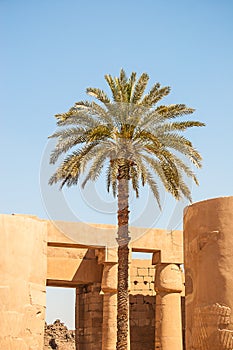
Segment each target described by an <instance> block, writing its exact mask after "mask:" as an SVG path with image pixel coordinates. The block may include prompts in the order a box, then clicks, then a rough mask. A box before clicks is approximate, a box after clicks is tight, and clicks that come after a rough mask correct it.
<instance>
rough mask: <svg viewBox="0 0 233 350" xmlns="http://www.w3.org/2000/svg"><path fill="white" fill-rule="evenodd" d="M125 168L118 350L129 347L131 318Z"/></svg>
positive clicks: (121, 185)
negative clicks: (129, 322) (129, 323)
mask: <svg viewBox="0 0 233 350" xmlns="http://www.w3.org/2000/svg"><path fill="white" fill-rule="evenodd" d="M128 181H129V180H128V174H126V173H125V169H123V168H121V167H120V168H119V172H118V238H117V241H118V288H117V346H116V349H117V350H127V349H128V331H129V330H128V320H129V293H128V268H129V247H128V243H129V241H130V237H129V230H128V225H129V210H128V209H129V200H128V198H129V184H128Z"/></svg>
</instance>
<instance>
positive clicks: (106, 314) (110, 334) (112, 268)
mask: <svg viewBox="0 0 233 350" xmlns="http://www.w3.org/2000/svg"><path fill="white" fill-rule="evenodd" d="M103 265H104V269H103V277H102V284H101V290H102V292H103V293H104V296H103V298H104V300H103V327H102V350H113V349H115V348H116V340H117V322H116V321H117V264H116V263H112V262H105V263H104V264H103Z"/></svg>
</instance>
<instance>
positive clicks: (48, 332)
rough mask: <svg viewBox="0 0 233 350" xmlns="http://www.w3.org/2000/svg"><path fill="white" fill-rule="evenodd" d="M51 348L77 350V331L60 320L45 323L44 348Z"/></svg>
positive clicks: (49, 349)
mask: <svg viewBox="0 0 233 350" xmlns="http://www.w3.org/2000/svg"><path fill="white" fill-rule="evenodd" d="M51 349H55V350H75V331H70V330H69V329H68V328H67V327H66V326H65V325H64V323H62V322H61V321H60V320H56V321H55V322H54V323H53V324H50V325H47V324H45V335H44V350H51Z"/></svg>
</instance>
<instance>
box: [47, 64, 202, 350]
mask: <svg viewBox="0 0 233 350" xmlns="http://www.w3.org/2000/svg"><path fill="white" fill-rule="evenodd" d="M105 80H106V81H107V83H108V85H109V87H110V90H111V93H112V100H110V98H109V97H108V96H107V94H106V93H105V92H104V91H103V90H100V89H98V88H87V90H86V92H87V94H89V95H90V96H92V97H94V98H95V99H97V100H98V101H99V102H100V104H99V103H96V102H94V101H93V102H89V101H81V102H77V103H76V104H75V105H74V107H72V108H71V109H70V110H69V111H68V112H67V113H62V114H57V115H55V117H56V118H57V125H58V126H59V127H61V129H60V130H59V131H57V132H55V133H54V134H53V135H51V136H50V137H52V138H57V140H58V141H57V145H56V147H55V149H54V150H53V151H52V153H51V158H50V162H51V163H52V164H54V163H55V162H56V161H57V160H58V158H59V156H60V155H61V154H63V153H67V152H68V151H70V150H71V149H72V148H73V147H76V148H75V149H74V150H73V151H71V153H70V154H68V155H67V156H66V158H65V159H64V161H63V162H62V163H61V164H60V166H59V167H58V168H57V170H56V172H55V173H54V175H53V176H52V177H51V178H50V180H49V184H50V185H52V184H54V183H57V182H60V183H61V188H62V187H63V186H64V185H67V186H68V187H69V186H72V185H76V184H77V183H78V181H79V178H80V174H82V173H84V172H85V173H86V178H85V180H84V182H83V184H82V186H83V187H84V186H85V184H86V182H87V181H89V180H91V181H96V180H97V178H98V177H99V175H100V173H101V172H102V171H103V170H105V169H106V167H105V165H107V170H106V172H107V177H106V178H107V190H108V191H109V190H110V188H111V189H112V192H113V195H114V196H116V195H117V200H118V232H117V235H118V238H117V242H118V291H117V313H118V315H117V344H116V349H117V350H126V349H127V335H128V256H129V247H128V244H129V241H130V237H129V229H128V227H129V203H128V197H129V191H130V186H131V187H132V189H133V190H134V191H135V193H136V196H137V197H138V195H139V184H140V183H141V184H142V186H144V185H145V184H147V185H148V186H149V187H150V189H151V191H152V192H153V194H154V196H155V198H156V200H157V203H158V205H159V207H160V200H159V190H158V181H161V182H162V184H163V186H164V187H165V189H166V190H167V191H168V192H169V193H171V195H172V196H173V197H175V198H176V199H178V200H179V199H180V198H181V197H186V198H188V199H189V200H190V201H191V193H190V190H189V188H188V186H187V184H186V183H185V181H184V176H186V177H190V178H191V179H192V180H194V182H195V183H196V184H198V181H197V178H196V176H195V174H194V173H193V172H192V170H191V168H190V165H187V164H186V163H185V162H184V160H183V158H185V159H188V160H189V161H191V162H192V163H193V164H194V165H195V166H196V167H197V168H199V167H200V166H201V156H200V154H199V153H198V151H197V150H195V148H194V147H193V145H192V143H191V142H190V141H189V140H188V139H187V138H185V137H184V136H182V135H181V132H182V131H185V130H186V129H188V128H190V127H195V126H197V127H199V126H204V124H203V123H201V122H198V121H180V120H176V121H174V119H176V118H179V117H183V116H184V115H188V114H191V113H193V112H194V109H192V108H188V107H186V105H184V104H173V105H167V106H165V105H161V104H160V105H158V103H159V101H160V100H161V99H162V98H163V97H165V96H167V95H168V94H169V92H170V87H168V86H165V87H161V86H160V84H159V83H156V84H155V85H154V86H153V87H152V88H151V89H150V91H149V92H148V93H145V89H146V86H147V83H148V80H149V76H148V74H146V73H143V74H142V75H141V76H140V77H139V78H138V79H137V77H136V73H134V72H133V73H132V74H131V76H130V77H129V78H127V76H126V74H125V72H124V70H123V69H121V71H120V75H119V77H112V76H111V75H105ZM87 165H88V166H89V167H88V170H86V168H87Z"/></svg>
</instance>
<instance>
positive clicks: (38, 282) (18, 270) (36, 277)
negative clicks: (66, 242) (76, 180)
mask: <svg viewBox="0 0 233 350" xmlns="http://www.w3.org/2000/svg"><path fill="white" fill-rule="evenodd" d="M0 232H1V234H0V269H1V282H0V283H1V285H0V299H1V306H0V324H1V332H0V349H4V350H6V349H7V350H11V349H17V350H18V349H19V350H32V349H33V350H41V349H42V347H43V341H44V339H43V332H44V319H45V284H46V245H47V238H46V235H47V224H46V223H45V222H43V221H40V220H35V219H34V218H31V217H26V216H14V215H0Z"/></svg>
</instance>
